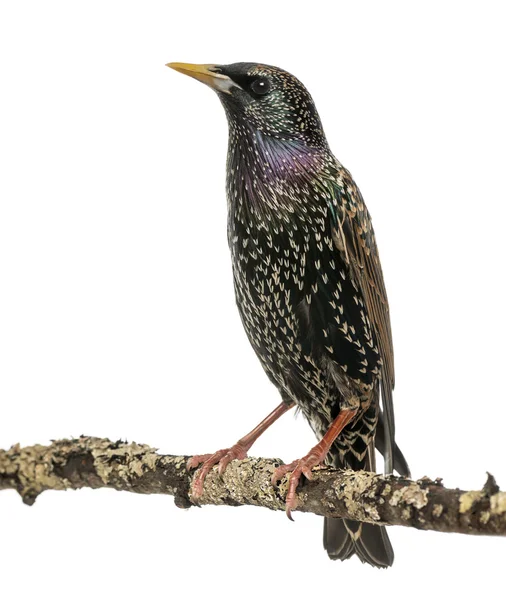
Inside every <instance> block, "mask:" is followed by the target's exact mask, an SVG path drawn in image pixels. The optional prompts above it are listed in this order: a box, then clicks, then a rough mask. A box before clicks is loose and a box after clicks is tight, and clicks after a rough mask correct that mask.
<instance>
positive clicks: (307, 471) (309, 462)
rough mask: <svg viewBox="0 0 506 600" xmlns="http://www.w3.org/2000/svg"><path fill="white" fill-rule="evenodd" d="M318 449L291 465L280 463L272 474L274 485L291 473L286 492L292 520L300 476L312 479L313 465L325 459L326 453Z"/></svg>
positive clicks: (288, 514) (287, 511)
mask: <svg viewBox="0 0 506 600" xmlns="http://www.w3.org/2000/svg"><path fill="white" fill-rule="evenodd" d="M317 449H318V447H317V446H316V447H315V448H313V449H312V450H311V452H309V454H307V455H306V456H304V457H303V458H300V459H299V460H294V461H293V462H291V463H290V464H289V465H280V466H279V467H277V468H276V469H275V471H274V473H273V475H272V479H271V481H272V485H276V483H277V482H278V481H280V480H281V479H283V477H284V476H285V475H286V474H287V473H291V474H290V476H289V477H288V491H287V493H286V516H287V517H288V518H289V519H290V521H293V519H292V510H295V508H297V495H296V492H297V487H298V485H299V482H300V478H301V477H302V475H304V477H305V478H306V479H309V480H311V479H312V478H313V474H312V469H313V467H317V466H319V465H321V464H322V463H323V461H324V460H325V456H326V453H325V454H323V453H321V452H316V450H317Z"/></svg>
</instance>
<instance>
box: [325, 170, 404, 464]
mask: <svg viewBox="0 0 506 600" xmlns="http://www.w3.org/2000/svg"><path fill="white" fill-rule="evenodd" d="M337 175H338V176H337V178H336V181H335V182H334V185H332V190H331V201H332V204H333V206H332V210H331V214H332V215H333V216H334V217H335V218H334V221H335V223H334V224H333V230H332V237H333V240H334V245H335V247H336V249H337V250H338V252H339V253H340V255H341V259H342V260H343V261H344V262H346V263H347V265H348V267H349V270H350V272H351V275H352V276H353V278H354V280H355V282H356V284H357V286H358V288H359V290H360V292H361V294H362V297H363V300H364V305H365V309H366V313H367V316H368V318H369V320H370V322H371V324H372V326H373V329H374V331H375V334H376V338H377V343H378V347H379V353H380V357H381V363H382V364H381V402H382V411H383V423H384V429H385V452H384V456H385V471H386V472H387V473H391V472H392V470H393V448H394V443H395V442H394V438H395V421H394V409H393V399H392V391H393V389H394V386H395V374H394V350H393V343H392V330H391V325H390V311H389V306H388V298H387V293H386V288H385V282H384V279H383V271H382V269H381V263H380V258H379V254H378V248H377V246H376V240H375V236H374V230H373V227H372V222H371V217H370V215H369V212H368V210H367V207H366V206H365V203H364V200H363V198H362V195H361V193H360V191H359V189H358V187H357V186H356V184H355V182H354V181H353V179H352V177H351V175H350V173H349V172H348V171H346V169H344V168H343V167H342V166H340V165H338V171H337Z"/></svg>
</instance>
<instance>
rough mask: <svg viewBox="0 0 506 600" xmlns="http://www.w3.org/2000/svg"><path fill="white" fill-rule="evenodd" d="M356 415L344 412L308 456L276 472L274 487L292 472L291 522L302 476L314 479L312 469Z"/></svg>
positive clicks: (288, 510)
mask: <svg viewBox="0 0 506 600" xmlns="http://www.w3.org/2000/svg"><path fill="white" fill-rule="evenodd" d="M356 413H357V411H356V409H347V410H342V411H341V412H340V413H339V414H338V415H337V417H336V418H335V419H334V421H333V422H332V424H331V425H330V427H329V428H328V431H327V433H326V434H325V435H324V436H323V438H322V439H321V441H320V442H319V443H318V444H316V446H315V447H314V448H312V449H311V450H310V451H309V453H308V454H306V456H304V457H303V458H301V459H299V460H294V461H293V462H292V463H290V464H289V465H281V466H280V467H278V468H277V469H276V470H275V471H274V475H273V476H272V485H275V484H276V482H277V481H279V480H280V479H282V478H283V477H284V476H285V475H286V474H287V473H290V471H291V475H290V477H289V478H288V492H287V494H286V514H287V516H288V518H289V519H290V520H292V521H293V519H292V510H294V509H295V508H296V507H297V497H296V491H297V486H298V485H299V481H300V478H301V476H302V475H304V476H305V477H306V478H307V479H312V477H313V475H312V473H311V469H312V468H313V467H316V466H318V465H321V464H322V462H323V461H324V460H325V457H326V456H327V454H328V452H329V450H330V448H331V446H332V444H333V443H334V441H335V440H336V438H337V436H338V435H339V434H340V433H341V431H342V430H343V429H344V428H345V427H346V425H348V423H349V422H350V421H351V420H352V419H353V417H354V416H355V415H356Z"/></svg>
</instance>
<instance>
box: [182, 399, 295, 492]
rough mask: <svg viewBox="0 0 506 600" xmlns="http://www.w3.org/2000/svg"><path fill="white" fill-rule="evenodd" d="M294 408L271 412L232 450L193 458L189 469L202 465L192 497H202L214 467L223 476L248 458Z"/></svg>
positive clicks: (189, 463) (286, 405)
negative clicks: (268, 431) (265, 434)
mask: <svg viewBox="0 0 506 600" xmlns="http://www.w3.org/2000/svg"><path fill="white" fill-rule="evenodd" d="M293 406H295V405H294V404H286V403H285V402H282V403H281V404H280V405H279V406H278V407H277V408H275V409H274V410H273V411H272V412H271V414H270V415H269V416H267V417H266V418H265V419H264V420H263V421H262V422H261V423H259V424H258V425H257V426H256V427H255V429H253V430H252V431H250V432H249V433H248V434H246V435H245V436H244V437H243V438H241V439H240V440H239V441H238V442H237V443H236V444H234V445H233V446H232V447H231V448H225V449H224V450H218V452H215V453H214V454H197V455H195V456H192V457H191V458H190V459H189V460H188V462H187V463H186V468H187V469H194V468H196V467H198V466H199V465H202V466H201V467H200V469H199V471H198V473H197V475H196V476H195V479H194V480H193V485H192V489H191V495H192V497H193V498H195V499H198V498H200V496H202V492H203V491H204V481H205V479H206V477H207V474H208V473H209V471H210V470H211V469H212V468H213V467H214V465H216V464H217V465H218V473H219V474H220V475H221V474H222V473H223V472H224V471H225V469H226V468H227V465H228V464H229V463H230V462H231V461H232V460H234V459H238V460H242V459H243V458H246V456H247V452H248V450H249V449H250V448H251V446H253V444H254V442H255V441H256V440H257V439H258V438H259V437H260V436H261V435H262V433H263V432H264V431H265V430H266V429H268V428H269V427H270V426H271V425H272V424H273V423H274V421H277V420H278V419H279V417H281V415H284V414H285V413H286V411H288V410H290V409H291V408H292V407H293Z"/></svg>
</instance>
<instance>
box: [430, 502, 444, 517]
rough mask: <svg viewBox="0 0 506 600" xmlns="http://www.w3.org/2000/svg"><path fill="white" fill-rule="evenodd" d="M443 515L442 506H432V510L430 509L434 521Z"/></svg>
mask: <svg viewBox="0 0 506 600" xmlns="http://www.w3.org/2000/svg"><path fill="white" fill-rule="evenodd" d="M442 514H443V505H442V504H434V508H433V509H432V516H433V517H434V518H435V519H439V517H440V516H441V515H442Z"/></svg>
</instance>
